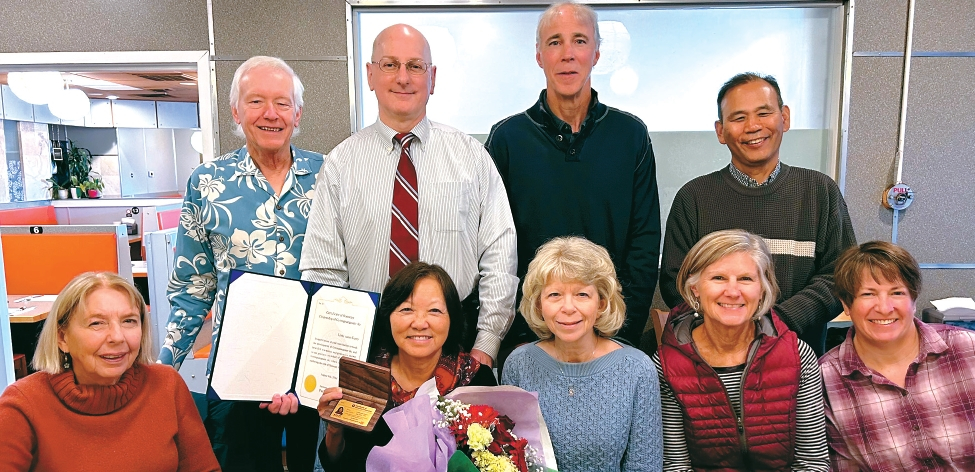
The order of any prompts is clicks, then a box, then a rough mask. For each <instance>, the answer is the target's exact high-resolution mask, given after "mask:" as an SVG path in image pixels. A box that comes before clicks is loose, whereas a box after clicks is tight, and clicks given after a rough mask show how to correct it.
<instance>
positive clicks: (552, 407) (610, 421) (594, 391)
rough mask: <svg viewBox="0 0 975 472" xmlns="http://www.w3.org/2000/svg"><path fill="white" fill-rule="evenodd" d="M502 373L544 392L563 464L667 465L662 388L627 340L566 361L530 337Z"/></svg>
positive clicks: (566, 469) (611, 467)
mask: <svg viewBox="0 0 975 472" xmlns="http://www.w3.org/2000/svg"><path fill="white" fill-rule="evenodd" d="M502 376H503V378H502V383H503V384H509V385H515V386H518V387H521V388H523V389H525V390H528V391H530V392H538V403H539V405H540V406H541V408H542V416H543V417H544V418H545V424H546V425H547V426H548V430H549V434H550V436H551V438H552V447H553V448H554V450H555V460H556V461H557V462H558V466H559V470H560V471H562V472H573V471H594V470H598V471H602V472H609V471H659V470H661V468H662V466H663V439H662V435H661V426H660V391H659V388H658V384H657V375H656V371H655V370H654V367H653V365H652V364H651V363H650V358H648V357H647V356H646V354H644V353H643V352H640V351H639V350H637V349H634V348H631V347H622V348H620V349H617V350H615V351H612V352H610V353H608V354H605V355H603V356H601V357H598V358H596V359H594V360H591V361H589V362H582V363H565V362H559V361H558V360H556V359H554V358H552V356H550V355H548V353H546V352H545V351H543V350H542V349H541V348H540V347H538V343H532V344H526V345H524V346H521V347H519V348H518V349H516V350H515V351H514V352H512V353H511V356H510V357H508V360H507V362H506V363H505V365H504V371H503V373H502Z"/></svg>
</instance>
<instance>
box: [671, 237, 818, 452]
mask: <svg viewBox="0 0 975 472" xmlns="http://www.w3.org/2000/svg"><path fill="white" fill-rule="evenodd" d="M677 284H678V290H680V292H681V293H682V294H683V296H684V298H685V300H686V302H687V303H686V304H683V305H681V306H678V307H675V309H674V310H673V311H672V312H671V314H670V317H669V318H668V321H667V324H666V326H665V328H664V333H663V336H662V339H661V346H660V349H659V351H658V353H657V355H655V356H654V358H653V361H654V363H655V364H656V366H657V371H658V374H659V376H660V392H661V404H662V410H663V426H664V470H682V471H683V470H753V471H758V470H821V471H827V470H829V459H828V455H827V449H826V432H825V422H824V416H823V399H822V376H821V374H820V370H819V368H818V364H817V361H816V355H815V353H814V352H813V350H812V348H810V347H809V346H808V345H806V344H805V343H804V342H802V341H800V340H799V339H798V338H797V336H796V333H794V332H793V331H791V330H789V328H788V327H787V326H786V325H785V323H783V322H782V320H780V319H779V317H778V316H777V315H776V314H775V312H774V311H773V310H772V305H773V304H774V303H775V300H776V297H777V296H778V287H777V284H776V282H775V271H774V269H773V267H772V263H771V256H770V254H769V251H768V248H767V246H766V245H765V242H764V241H763V240H762V239H761V238H760V237H758V236H755V235H753V234H750V233H748V232H745V231H741V230H727V231H717V232H715V233H711V234H709V235H707V236H705V237H704V238H703V239H701V240H700V241H699V242H698V243H697V244H696V245H695V246H694V247H693V248H692V249H691V251H690V252H689V253H688V255H687V257H686V258H685V260H684V264H683V266H682V267H681V270H680V272H679V274H678V277H677Z"/></svg>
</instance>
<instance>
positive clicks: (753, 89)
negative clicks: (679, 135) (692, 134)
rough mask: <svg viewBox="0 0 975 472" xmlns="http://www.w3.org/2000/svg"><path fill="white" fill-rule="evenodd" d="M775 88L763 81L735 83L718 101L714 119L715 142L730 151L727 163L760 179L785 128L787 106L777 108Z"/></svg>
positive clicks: (776, 159)
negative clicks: (718, 117) (716, 116)
mask: <svg viewBox="0 0 975 472" xmlns="http://www.w3.org/2000/svg"><path fill="white" fill-rule="evenodd" d="M778 100H779V99H778V96H777V95H776V93H775V89H773V88H772V86H771V85H769V84H768V82H765V81H764V80H753V81H751V82H746V83H744V84H742V85H739V86H737V87H735V88H733V89H731V90H729V91H728V93H727V94H726V95H725V96H724V99H723V100H722V101H721V120H719V121H715V122H714V131H715V133H717V135H718V141H720V142H721V144H724V145H727V146H728V150H730V151H731V162H732V163H733V164H734V165H735V167H737V168H738V169H739V170H741V171H742V172H745V173H746V174H748V175H749V176H751V177H752V178H754V179H756V180H758V181H759V182H762V181H763V180H764V179H761V177H765V178H767V177H768V175H769V174H771V173H772V170H774V169H775V165H776V164H777V163H778V162H779V147H780V146H781V145H782V134H784V133H785V132H786V131H789V107H788V106H783V107H782V108H781V109H780V108H779V101H778Z"/></svg>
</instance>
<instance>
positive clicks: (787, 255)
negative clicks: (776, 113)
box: [660, 164, 856, 355]
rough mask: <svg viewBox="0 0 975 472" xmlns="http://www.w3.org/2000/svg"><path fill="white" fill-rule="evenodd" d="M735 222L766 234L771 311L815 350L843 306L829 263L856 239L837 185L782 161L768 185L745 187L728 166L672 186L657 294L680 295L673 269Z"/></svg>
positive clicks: (676, 299) (671, 301)
mask: <svg viewBox="0 0 975 472" xmlns="http://www.w3.org/2000/svg"><path fill="white" fill-rule="evenodd" d="M732 228H739V229H743V230H746V231H749V232H752V233H755V234H757V235H759V236H761V237H762V238H764V239H765V242H766V243H767V244H768V246H769V250H770V251H771V252H772V262H773V264H774V265H775V278H776V279H777V281H778V283H779V290H780V291H781V295H780V298H779V300H778V303H776V305H775V311H776V313H778V314H779V316H780V317H782V321H785V323H786V325H788V326H789V328H790V329H792V330H793V331H795V332H796V333H797V334H799V337H800V339H802V340H804V341H806V343H807V344H809V345H810V346H811V347H813V349H815V350H816V351H817V354H820V355H821V354H822V352H820V351H822V350H823V347H822V346H823V335H824V327H825V326H826V323H827V322H829V320H831V319H832V318H833V317H835V316H836V315H838V314H839V313H840V311H842V306H841V305H840V303H839V301H838V300H836V298H835V297H834V296H833V294H832V293H831V290H832V288H833V267H834V265H835V262H836V259H837V258H838V257H839V255H840V254H841V253H842V252H843V250H844V249H846V248H847V247H849V246H851V245H854V244H856V236H855V235H854V234H853V225H852V223H851V222H850V215H849V212H848V211H847V209H846V202H845V201H844V200H843V195H841V194H840V189H839V187H837V186H836V183H835V182H833V180H832V179H830V178H829V177H827V176H826V175H824V174H822V173H820V172H816V171H814V170H810V169H803V168H801V167H791V166H788V165H785V164H782V168H781V171H780V173H779V175H778V177H776V178H775V180H773V181H772V182H771V183H769V184H768V185H765V186H762V187H758V188H747V187H745V186H743V185H741V184H740V183H738V181H736V180H735V179H734V177H732V176H731V172H730V171H729V169H728V168H727V167H725V168H723V169H721V170H718V171H715V172H712V173H710V174H707V175H703V176H701V177H698V178H696V179H694V180H691V181H690V182H688V183H687V184H685V185H684V187H682V188H681V189H680V191H678V192H677V196H676V197H674V204H673V206H672V207H671V210H670V216H669V217H668V218H667V231H666V233H665V236H664V251H663V262H662V266H661V270H660V294H661V295H662V296H663V299H664V302H666V303H667V305H668V306H670V307H674V306H676V305H678V304H680V303H681V302H683V301H684V300H683V299H682V298H681V296H680V293H679V292H678V291H677V285H676V280H677V272H678V271H679V270H680V266H681V264H682V263H683V262H684V257H685V256H686V255H687V253H688V251H690V249H691V247H692V246H694V244H695V243H697V242H698V241H699V240H700V239H701V238H702V237H704V236H705V235H707V234H709V233H712V232H714V231H719V230H724V229H732Z"/></svg>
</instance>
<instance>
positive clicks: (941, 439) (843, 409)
mask: <svg viewBox="0 0 975 472" xmlns="http://www.w3.org/2000/svg"><path fill="white" fill-rule="evenodd" d="M914 323H915V325H917V327H918V330H919V331H920V333H921V346H920V352H919V353H918V357H917V359H916V360H915V361H914V363H913V364H911V366H910V367H909V368H908V371H907V378H906V381H905V386H906V388H901V387H899V386H897V385H896V384H894V383H892V382H890V381H889V380H887V379H886V378H884V377H883V376H882V375H880V374H879V373H877V372H876V371H874V370H873V369H870V368H869V367H867V366H866V365H864V363H863V361H862V360H860V357H859V356H858V355H857V353H856V350H855V349H854V347H853V336H854V332H853V331H854V330H853V328H851V329H850V332H849V333H848V334H847V337H846V340H845V341H844V342H843V343H842V344H840V345H839V346H838V347H837V348H835V349H833V350H832V351H830V352H829V353H827V354H826V355H825V356H824V357H823V358H822V359H821V360H820V365H821V367H822V369H823V384H824V387H825V389H826V396H827V398H826V435H827V439H828V441H829V448H830V451H829V452H830V461H831V462H832V467H833V470H838V471H844V470H873V471H904V470H910V471H914V470H924V471H942V470H943V471H949V470H951V471H955V470H958V471H973V470H975V332H972V331H968V330H964V329H960V328H955V327H952V326H947V325H931V326H929V325H926V324H924V323H922V322H921V321H920V320H917V319H915V320H914Z"/></svg>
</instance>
